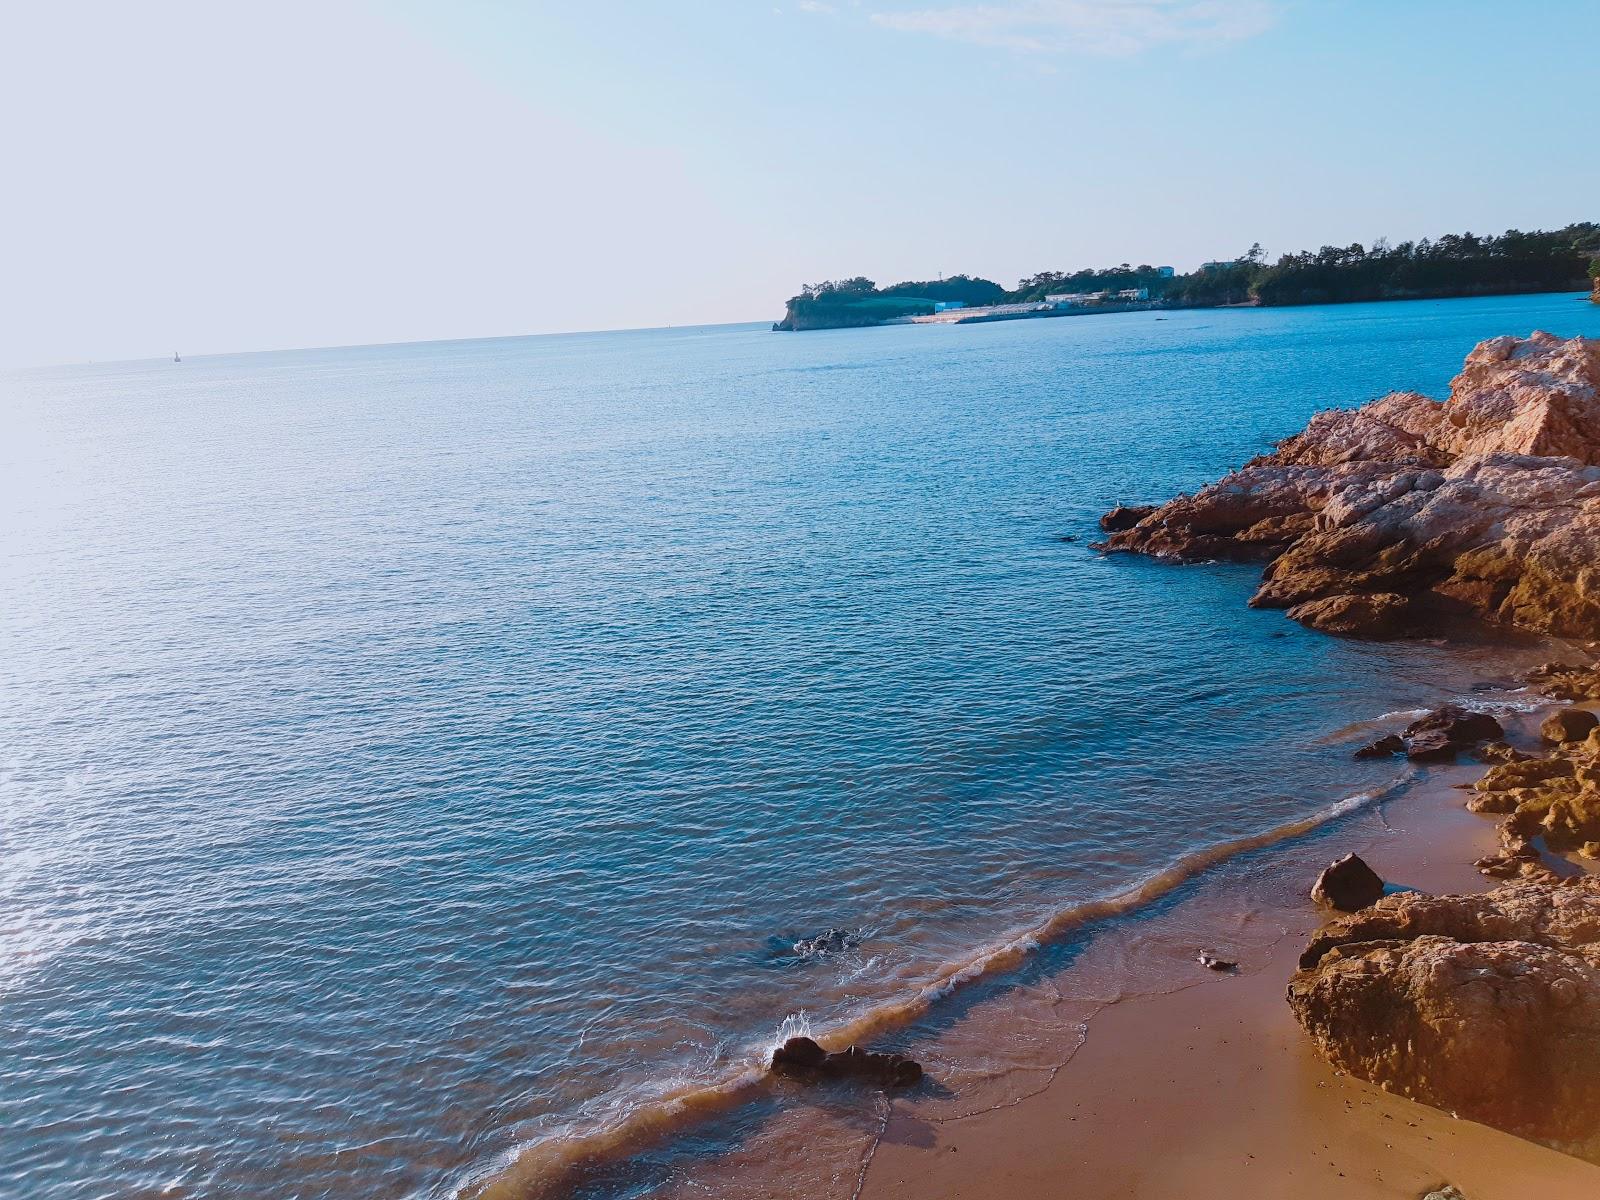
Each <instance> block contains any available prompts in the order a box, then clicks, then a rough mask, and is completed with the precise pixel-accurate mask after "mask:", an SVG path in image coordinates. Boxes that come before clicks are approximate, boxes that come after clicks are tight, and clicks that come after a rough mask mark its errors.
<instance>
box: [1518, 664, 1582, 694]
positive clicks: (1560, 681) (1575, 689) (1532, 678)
mask: <svg viewBox="0 0 1600 1200" xmlns="http://www.w3.org/2000/svg"><path fill="white" fill-rule="evenodd" d="M1528 686H1529V687H1530V688H1532V689H1533V690H1534V691H1536V692H1538V693H1539V695H1541V696H1549V697H1550V698H1551V699H1552V700H1600V666H1594V665H1592V664H1589V663H1559V662H1553V663H1545V664H1544V665H1543V666H1541V667H1535V668H1534V669H1533V670H1532V671H1531V672H1530V673H1529V675H1528Z"/></svg>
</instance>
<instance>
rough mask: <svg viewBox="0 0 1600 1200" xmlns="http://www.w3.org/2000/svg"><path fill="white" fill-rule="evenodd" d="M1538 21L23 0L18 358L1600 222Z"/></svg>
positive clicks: (1583, 73)
mask: <svg viewBox="0 0 1600 1200" xmlns="http://www.w3.org/2000/svg"><path fill="white" fill-rule="evenodd" d="M1519 12H1520V13H1521V15H1520V16H1518V17H1516V18H1515V19H1513V18H1512V16H1511V15H1510V10H1509V9H1508V8H1507V6H1505V5H1504V4H1503V3H1500V2H1498V0H1497V2H1494V3H1488V2H1484V3H1478V2H1473V0H1450V2H1445V0H1407V2H1406V3H1404V4H1396V3H1393V0H1383V2H1381V3H1380V2H1376V0H1370V2H1369V0H977V2H973V0H764V2H763V0H695V2H694V3H683V2H682V0H652V2H645V0H634V2H625V0H581V2H568V3H553V2H551V3H542V2H538V0H531V2H523V3H510V2H489V0H450V2H448V3H447V2H444V0H436V2H424V0H390V2H387V3H360V2H356V0H318V2H316V3H306V2H303V0H274V2H273V3H270V4H269V3H264V2H262V3H254V4H245V3H217V2H215V0H194V2H185V0H175V2H167V0H148V2H145V3H140V4H129V3H127V2H126V0H116V2H114V3H110V2H105V3H86V2H85V3H80V2H75V0H59V2H54V3H48V4H46V3H23V2H22V0H13V2H12V3H10V4H7V5H5V6H4V12H3V15H0V163H3V164H4V167H5V172H4V182H3V183H0V229H3V230H4V237H3V240H0V364H7V365H17V364H32V363H48V362H68V361H83V360H87V359H95V360H105V359H119V358H139V357H152V356H155V355H163V354H170V353H172V352H173V351H174V350H179V351H183V352H185V353H191V354H200V353H205V352H213V351H216V352H221V351H234V350H253V349H270V348H280V347H297V346H317V345H351V344H364V343H373V342H394V341H411V340H423V339H432V338H459V337H486V336H500V335H507V334H522V333H540V332H557V331H565V330H579V329H613V328H636V327H649V326H660V325H683V324H699V323H712V322H724V321H745V320H772V319H776V318H777V317H778V316H780V315H781V314H782V311H783V301H784V299H785V298H786V297H788V296H790V295H792V294H793V293H795V292H796V291H798V290H799V288H800V286H801V285H802V284H804V283H808V282H813V281H816V280H821V279H829V278H838V277H842V276H849V275H856V274H865V275H867V276H869V277H871V278H873V279H875V280H877V281H879V282H880V283H889V282H894V281H897V280H901V279H923V278H930V277H935V276H938V275H940V274H952V273H955V272H968V273H971V274H979V275H984V276H987V277H989V278H992V279H996V280H998V281H1000V282H1002V283H1004V284H1006V285H1008V286H1010V285H1013V284H1015V282H1016V281H1017V279H1019V278H1021V277H1022V276H1024V275H1029V274H1033V273H1034V272H1036V271H1040V270H1045V269H1062V270H1070V269H1076V268H1079V267H1085V266H1096V265H1108V264H1115V263H1120V262H1124V261H1127V262H1133V263H1141V262H1149V263H1154V264H1158V265H1159V264H1172V265H1174V266H1176V267H1178V268H1179V269H1180V270H1183V269H1189V268H1192V267H1194V266H1195V265H1197V264H1198V263H1200V262H1201V261H1203V260H1206V259H1212V258H1220V257H1232V256H1234V255H1236V254H1238V253H1241V252H1242V251H1244V250H1245V249H1247V248H1248V247H1249V246H1250V244H1251V243H1253V242H1260V243H1262V244H1263V245H1264V246H1265V247H1266V248H1267V250H1268V251H1269V252H1270V253H1272V254H1274V255H1275V254H1277V253H1279V252H1283V251H1289V250H1299V249H1303V248H1312V249H1314V248H1316V247H1318V246H1321V245H1324V244H1337V245H1347V244H1349V243H1350V242H1354V241H1359V242H1363V243H1370V242H1371V241H1372V240H1374V239H1376V238H1378V237H1380V236H1383V237H1388V238H1389V239H1390V240H1391V241H1399V240H1402V239H1405V238H1412V237H1420V236H1424V235H1429V234H1438V233H1444V232H1459V231H1463V230H1471V231H1473V232H1476V233H1486V232H1499V231H1500V230H1503V229H1506V228H1509V227H1515V228H1522V229H1534V228H1547V227H1552V226H1559V225H1564V224H1566V223H1568V222H1570V221H1576V220H1600V155H1597V154H1595V153H1593V141H1594V124H1595V116H1596V113H1597V112H1600V108H1597V101H1596V99H1595V94H1594V66H1593V59H1594V47H1595V46H1596V45H1600V0H1541V3H1539V4H1538V5H1537V6H1536V7H1535V8H1532V9H1523V10H1519ZM1531 13H1536V14H1537V20H1536V21H1535V20H1534V19H1532V18H1531V17H1530V14H1531Z"/></svg>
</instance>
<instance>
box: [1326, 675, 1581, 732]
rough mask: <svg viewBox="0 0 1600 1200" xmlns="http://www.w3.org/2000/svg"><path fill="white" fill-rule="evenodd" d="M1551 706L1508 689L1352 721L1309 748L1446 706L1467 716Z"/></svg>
mask: <svg viewBox="0 0 1600 1200" xmlns="http://www.w3.org/2000/svg"><path fill="white" fill-rule="evenodd" d="M1550 703H1551V702H1550V700H1548V699H1547V698H1546V697H1544V696H1539V695H1536V694H1534V693H1532V692H1529V691H1528V689H1527V688H1525V687H1508V688H1506V689H1505V690H1504V691H1498V692H1488V693H1485V692H1476V693H1470V694H1467V695H1463V696H1454V697H1450V698H1447V699H1444V700H1441V701H1439V703H1438V704H1436V705H1434V706H1432V707H1430V708H1397V709H1395V711H1393V712H1386V713H1382V714H1380V715H1378V716H1376V717H1367V718H1365V719H1363V720H1360V721H1352V722H1351V723H1350V724H1348V725H1341V726H1340V727H1339V728H1338V729H1335V730H1333V731H1332V732H1330V733H1325V734H1323V735H1322V736H1321V737H1319V738H1317V739H1316V740H1315V741H1314V742H1312V745H1314V746H1337V745H1339V744H1340V743H1342V742H1352V741H1355V740H1356V739H1357V738H1360V737H1365V736H1367V735H1368V734H1372V733H1376V732H1379V731H1382V730H1385V729H1391V728H1392V727H1393V726H1395V725H1398V724H1399V723H1400V722H1402V721H1405V722H1408V723H1409V722H1411V721H1415V720H1416V719H1417V718H1418V717H1424V716H1427V715H1428V714H1429V713H1430V712H1433V711H1434V709H1435V708H1442V707H1443V706H1444V705H1446V704H1453V705H1455V706H1456V707H1457V708H1464V709H1466V710H1468V711H1469V712H1481V713H1491V714H1493V713H1530V712H1538V711H1539V709H1541V708H1545V707H1548V706H1549V704H1550Z"/></svg>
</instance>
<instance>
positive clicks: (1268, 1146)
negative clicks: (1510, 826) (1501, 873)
mask: <svg viewBox="0 0 1600 1200" xmlns="http://www.w3.org/2000/svg"><path fill="white" fill-rule="evenodd" d="M1476 771H1477V768H1469V767H1460V768H1451V769H1446V770H1440V771H1436V772H1434V773H1433V776H1432V777H1430V778H1429V779H1428V780H1426V781H1425V782H1423V783H1421V784H1419V785H1418V786H1417V787H1416V788H1415V789H1414V790H1412V791H1411V792H1409V793H1407V794H1406V795H1404V796H1402V797H1400V798H1399V799H1397V800H1395V801H1393V802H1391V803H1389V804H1388V805H1387V806H1385V807H1384V808H1383V809H1382V810H1373V811H1372V812H1370V813H1368V814H1365V815H1363V816H1362V817H1361V818H1358V819H1355V820H1352V821H1350V822H1348V823H1341V824H1339V825H1337V826H1335V827H1334V828H1332V829H1330V830H1327V831H1323V832H1319V833H1318V834H1316V835H1313V836H1311V837H1309V838H1307V839H1304V840H1303V841H1302V842H1299V843H1295V844H1289V845H1285V846H1283V847H1280V848H1277V849H1275V850H1274V851H1272V852H1271V854H1270V861H1269V862H1268V863H1266V864H1264V865H1261V866H1259V867H1258V868H1254V869H1251V868H1249V867H1243V869H1241V866H1242V865H1240V864H1230V865H1229V866H1226V867H1224V868H1222V869H1221V870H1219V871H1218V872H1217V873H1216V875H1217V878H1215V879H1212V880H1208V881H1207V882H1206V883H1204V884H1203V885H1202V887H1201V888H1200V889H1199V892H1198V894H1196V895H1194V896H1192V897H1190V898H1187V899H1185V900H1184V901H1183V902H1182V903H1181V904H1179V905H1178V906H1177V907H1176V908H1175V909H1174V910H1173V911H1172V912H1171V913H1169V914H1164V915H1163V916H1161V917H1158V918H1156V919H1155V921H1154V925H1155V926H1156V928H1153V929H1148V930H1144V931H1141V934H1140V936H1141V937H1142V938H1144V939H1147V940H1149V939H1157V940H1164V941H1167V942H1168V943H1169V946H1170V945H1176V944H1177V943H1178V942H1182V941H1183V940H1184V939H1185V938H1187V939H1188V940H1189V941H1197V940H1200V939H1202V938H1204V937H1205V936H1206V934H1207V932H1208V931H1209V933H1210V936H1211V939H1212V944H1214V945H1219V946H1221V947H1222V948H1223V949H1224V950H1226V949H1227V939H1228V936H1229V932H1230V931H1231V930H1233V929H1236V928H1237V915H1238V913H1240V912H1245V911H1248V912H1251V913H1253V914H1256V915H1257V916H1258V917H1261V918H1265V919H1267V920H1270V921H1276V922H1279V923H1281V926H1280V927H1281V929H1282V931H1283V932H1282V935H1281V936H1280V937H1278V938H1277V940H1276V941H1275V943H1274V944H1272V945H1271V947H1270V948H1269V949H1268V950H1267V952H1266V954H1265V956H1264V957H1262V958H1258V959H1256V960H1255V961H1244V962H1242V963H1241V969H1240V971H1239V972H1238V973H1236V974H1229V975H1213V974H1211V973H1209V972H1205V971H1203V970H1200V969H1198V968H1197V970H1196V972H1195V976H1194V981H1193V982H1192V983H1190V984H1187V985H1185V986H1181V987H1178V988H1176V989H1175V990H1170V991H1159V992H1156V993H1154V994H1151V995H1146V996H1134V997H1129V998H1127V999H1124V1000H1121V1001H1119V1002H1117V1003H1114V1004H1111V1005H1109V1006H1108V1007H1106V1008H1105V1009H1104V1010H1102V1011H1101V1012H1099V1013H1098V1014H1097V1015H1095V1016H1094V1017H1093V1018H1092V1019H1091V1020H1090V1021H1089V1023H1088V1027H1087V1037H1086V1040H1085V1041H1084V1044H1083V1045H1082V1047H1081V1048H1080V1049H1079V1050H1078V1051H1077V1053H1076V1054H1074V1055H1073V1056H1072V1058H1071V1060H1070V1061H1069V1062H1067V1063H1066V1064H1065V1065H1064V1066H1063V1067H1062V1068H1061V1069H1060V1071H1059V1072H1057V1073H1056V1075H1055V1077H1054V1078H1053V1079H1052V1080H1051V1081H1050V1083H1049V1085H1048V1086H1047V1087H1045V1088H1044V1089H1043V1090H1042V1091H1040V1092H1039V1093H1038V1094H1036V1095H1034V1096H1031V1097H1028V1098H1026V1099H1023V1100H1021V1101H1019V1102H1017V1103H1015V1104H1011V1105H1007V1106H1005V1107H1001V1108H997V1109H994V1110H992V1111H989V1112H985V1113H980V1114H977V1115H973V1116H969V1117H965V1118H960V1119H955V1120H929V1119H925V1118H924V1117H922V1116H920V1115H919V1113H918V1111H917V1105H916V1104H915V1103H914V1102H912V1103H906V1102H901V1103H897V1104H896V1106H895V1110H894V1111H893V1113H892V1114H891V1116H890V1118H889V1120H888V1122H887V1124H886V1126H885V1128H884V1133H883V1136H882V1138H881V1140H880V1142H879V1144H878V1145H877V1147H876V1148H875V1150H874V1152H873V1153H872V1156H871V1159H870V1163H869V1165H868V1167H867V1170H866V1171H865V1172H864V1174H863V1176H862V1183H861V1188H860V1191H859V1193H858V1194H859V1195H860V1196H862V1197H866V1198H899V1197H906V1198H910V1197H918V1198H932V1197H951V1198H954V1197H962V1198H964V1200H981V1198H987V1197H1017V1196H1071V1197H1074V1198H1075V1200H1156V1198H1158V1197H1160V1198H1172V1197H1183V1198H1184V1200H1210V1198H1213V1197H1216V1198H1219V1200H1220V1198H1222V1197H1228V1198H1230V1200H1232V1198H1236V1197H1240V1196H1262V1197H1269V1196H1272V1197H1275V1196H1290V1195H1292V1196H1295V1197H1297V1198H1300V1197H1307V1198H1318V1197H1328V1198H1330V1200H1332V1198H1338V1200H1346V1198H1354V1197H1361V1198H1367V1197H1370V1198H1372V1200H1378V1198H1380V1197H1384V1198H1392V1197H1414V1196H1421V1195H1422V1194H1423V1193H1425V1192H1426V1191H1428V1190H1429V1189H1431V1188H1435V1187H1438V1186H1440V1185H1441V1184H1444V1183H1446V1182H1449V1183H1453V1184H1455V1185H1456V1186H1457V1187H1458V1188H1460V1189H1461V1190H1462V1191H1463V1192H1464V1193H1465V1195H1467V1196H1468V1197H1471V1198H1473V1200H1478V1198H1481V1197H1489V1198H1491V1200H1520V1198H1522V1197H1527V1198H1530V1200H1531V1198H1533V1197H1540V1198H1542V1200H1551V1198H1561V1200H1566V1198H1571V1200H1580V1198H1582V1197H1591V1196H1596V1195H1600V1167H1597V1166H1594V1165H1592V1164H1590V1163H1587V1162H1584V1161H1581V1160H1579V1159H1576V1158H1571V1157H1568V1156H1566V1155H1563V1154H1560V1153H1557V1152H1555V1151H1553V1150H1549V1149H1546V1148H1545V1147H1543V1146H1538V1145H1535V1144H1533V1143H1530V1142H1526V1141H1523V1140H1521V1139H1518V1138H1515V1137H1512V1136H1510V1135H1507V1134H1505V1133H1502V1132H1499V1131H1497V1130H1494V1129H1491V1128H1488V1127H1486V1126H1483V1125H1480V1124H1477V1123H1474V1122H1470V1121H1464V1120H1457V1119H1453V1118H1452V1117H1451V1116H1450V1115H1449V1114H1448V1113H1443V1112H1440V1111H1438V1110H1435V1109H1433V1108H1429V1107H1426V1106H1424V1105H1421V1104H1417V1103H1414V1102H1412V1101H1409V1100H1406V1099H1403V1098H1401V1097H1398V1096H1394V1095H1391V1094H1389V1093H1387V1092H1385V1091H1383V1090H1381V1089H1379V1088H1377V1087H1375V1086H1372V1085H1370V1084H1367V1083H1364V1082H1362V1081H1360V1080H1357V1079H1353V1078H1350V1077H1348V1076H1343V1075H1340V1074H1339V1073H1337V1072H1335V1071H1334V1070H1333V1069H1331V1068H1330V1067H1329V1066H1328V1065H1327V1064H1326V1063H1324V1062H1323V1061H1322V1060H1321V1059H1320V1058H1319V1057H1318V1056H1317V1055H1316V1054H1315V1052H1314V1051H1313V1049H1312V1047H1311V1044H1310V1042H1309V1040H1308V1039H1307V1038H1306V1036H1305V1035H1304V1033H1303V1032H1302V1031H1301V1030H1300V1028H1299V1027H1298V1025H1297V1024H1296V1023H1295V1020H1294V1018H1293V1016H1292V1014H1291V1012H1290V1009H1289V1006H1288V1005H1287V1004H1286V1003H1285V1002H1284V998H1283V992H1284V985H1285V982H1286V981H1287V979H1288V977H1289V975H1290V973H1291V972H1292V971H1293V970H1294V964H1295V959H1296V957H1297V955H1298V954H1299V952H1300V950H1301V949H1302V948H1303V946H1304V944H1305V942H1306V939H1307V936H1308V935H1309V934H1310V933H1311V932H1312V931H1313V930H1314V929H1315V928H1316V927H1317V926H1318V925H1319V924H1320V923H1321V916H1322V914H1320V913H1319V912H1318V911H1317V909H1316V907H1315V906H1314V905H1313V904H1312V903H1311V902H1310V901H1309V899H1306V898H1305V896H1304V893H1305V890H1306V888H1308V887H1309V885H1310V882H1311V880H1312V878H1313V877H1314V869H1315V867H1316V865H1317V864H1318V862H1319V861H1325V860H1326V858H1327V857H1328V855H1327V851H1328V850H1329V849H1330V848H1333V847H1337V848H1338V849H1340V850H1341V851H1342V850H1343V849H1356V850H1358V851H1359V852H1360V853H1361V854H1362V855H1363V856H1365V857H1367V858H1368V860H1369V861H1371V862H1373V863H1374V864H1375V865H1377V866H1379V868H1380V869H1381V870H1382V871H1383V872H1384V874H1385V875H1386V876H1387V877H1388V878H1389V879H1392V880H1403V881H1405V883H1407V884H1409V885H1411V886H1414V887H1417V888H1421V889H1424V890H1427V891H1431V892H1443V891H1479V890H1484V889H1485V888H1487V887H1488V886H1490V881H1488V880H1486V879H1484V878H1483V877H1481V876H1480V875H1478V873H1477V872H1476V871H1475V870H1474V869H1473V868H1472V866H1471V865H1470V864H1471V862H1472V860H1473V859H1474V858H1476V857H1478V856H1479V855H1481V854H1483V853H1486V852H1487V851H1488V850H1490V849H1491V848H1492V847H1493V845H1494V837H1493V829H1494V826H1493V823H1492V822H1491V821H1490V820H1488V819H1486V818H1483V817H1478V816H1475V815H1473V814H1471V813H1468V812H1467V811H1466V810H1465V809H1464V808H1463V807H1462V805H1461V792H1460V791H1459V790H1457V789H1456V788H1455V787H1453V786H1452V785H1454V784H1457V783H1460V782H1461V781H1462V780H1463V779H1470V778H1471V777H1472V776H1473V775H1474V774H1475V773H1476ZM1111 940H1112V941H1115V940H1116V938H1115V936H1113V938H1112V939H1111ZM1101 952H1102V953H1105V952H1106V950H1102V951H1101ZM1085 966H1086V968H1091V964H1088V963H1086V964H1085ZM1091 969H1092V968H1091Z"/></svg>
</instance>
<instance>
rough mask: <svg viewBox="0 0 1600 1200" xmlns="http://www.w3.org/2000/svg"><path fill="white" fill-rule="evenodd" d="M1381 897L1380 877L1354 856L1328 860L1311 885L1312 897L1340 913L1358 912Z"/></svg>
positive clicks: (1348, 855)
mask: <svg viewBox="0 0 1600 1200" xmlns="http://www.w3.org/2000/svg"><path fill="white" fill-rule="evenodd" d="M1382 897H1383V877H1382V876H1381V875H1379V874H1378V873H1377V872H1376V871H1374V870H1373V869H1372V868H1371V867H1369V866H1367V864H1366V863H1365V862H1363V861H1362V860H1361V859H1360V858H1359V857H1358V856H1357V855H1354V854H1346V855H1345V856H1344V857H1343V858H1337V859H1335V860H1334V861H1333V862H1331V863H1329V864H1328V866H1327V868H1326V869H1325V870H1324V871H1323V872H1322V874H1321V875H1318V876H1317V882H1316V883H1314V884H1312V886H1311V898H1312V899H1313V900H1315V901H1316V902H1317V903H1318V904H1327V905H1331V906H1332V907H1334V908H1337V909H1339V910H1340V911H1342V912H1357V911H1359V910H1360V909H1363V908H1366V907H1367V906H1368V905H1369V904H1376V903H1377V902H1378V901H1379V900H1380V899H1381V898H1382Z"/></svg>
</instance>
